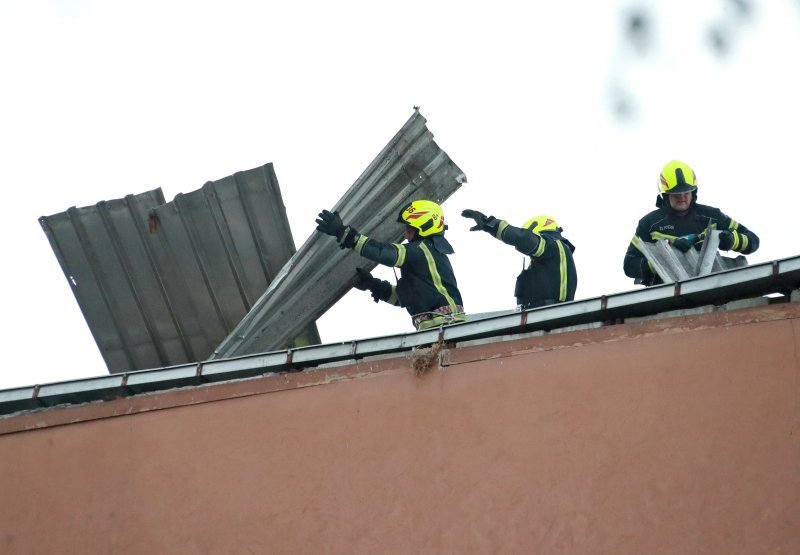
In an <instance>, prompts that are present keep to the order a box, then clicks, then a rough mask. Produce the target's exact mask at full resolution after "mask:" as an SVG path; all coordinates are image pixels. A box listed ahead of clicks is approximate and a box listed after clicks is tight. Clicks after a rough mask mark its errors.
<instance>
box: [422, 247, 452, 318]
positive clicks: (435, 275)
mask: <svg viewBox="0 0 800 555" xmlns="http://www.w3.org/2000/svg"><path fill="white" fill-rule="evenodd" d="M419 248H420V249H422V252H423V253H424V254H425V259H426V260H427V261H428V271H429V272H430V273H431V279H432V280H433V286H434V287H436V290H437V291H438V292H439V293H440V294H441V295H442V296H443V297H444V298H445V299H447V304H448V306H449V307H450V310H451V311H452V312H454V313H455V312H458V310H457V309H456V302H455V301H454V300H453V297H451V296H450V293H448V292H447V289H446V288H445V286H444V284H443V283H442V276H440V275H439V270H437V269H436V261H435V260H434V259H433V255H432V254H431V251H430V250H428V247H427V246H426V245H425V243H420V244H419Z"/></svg>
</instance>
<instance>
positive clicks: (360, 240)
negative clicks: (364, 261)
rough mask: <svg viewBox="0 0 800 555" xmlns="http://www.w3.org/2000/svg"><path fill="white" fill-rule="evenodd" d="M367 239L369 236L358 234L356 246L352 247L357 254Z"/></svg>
mask: <svg viewBox="0 0 800 555" xmlns="http://www.w3.org/2000/svg"><path fill="white" fill-rule="evenodd" d="M367 241H369V237H367V236H366V235H359V236H358V241H356V246H355V247H353V250H354V251H356V252H357V253H358V254H361V251H362V250H363V249H364V245H366V244H367Z"/></svg>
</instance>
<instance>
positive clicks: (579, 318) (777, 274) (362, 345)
mask: <svg viewBox="0 0 800 555" xmlns="http://www.w3.org/2000/svg"><path fill="white" fill-rule="evenodd" d="M678 285H681V286H682V287H681V289H680V294H679V295H676V294H675V293H676V291H677V290H678ZM798 287H800V256H798V257H792V258H788V259H782V260H777V261H774V262H765V263H762V264H755V265H752V266H746V267H743V268H737V269H733V270H727V271H724V272H720V273H715V274H710V275H707V276H703V277H698V278H694V279H690V280H687V281H685V282H682V283H680V284H673V285H661V286H657V287H650V288H647V289H641V290H635V291H628V292H624V293H617V294H614V295H608V296H603V297H597V298H592V299H586V300H579V301H572V302H569V303H563V304H560V305H550V306H547V307H542V308H538V309H533V310H529V311H524V312H520V313H513V314H504V315H499V316H495V317H490V318H484V319H478V320H475V321H467V322H463V323H459V324H453V325H451V326H445V327H442V328H434V329H430V330H425V331H419V332H411V333H407V334H398V335H392V336H387V337H378V338H368V339H359V340H354V341H352V342H347V343H337V344H332V345H315V346H310V347H304V348H301V349H295V350H289V351H277V352H267V353H261V354H258V355H251V356H244V357H239V358H229V359H219V360H214V361H209V362H204V363H201V364H199V365H198V364H193V365H186V366H180V367H172V368H160V369H152V370H142V371H139V372H133V373H130V374H128V375H126V376H115V377H108V376H106V377H104V378H90V379H83V380H75V381H73V382H64V383H60V384H54V385H53V386H50V385H45V386H41V387H39V386H35V387H27V388H16V389H12V390H8V391H0V414H9V413H13V412H15V411H19V410H29V409H31V408H36V407H39V406H41V405H46V406H52V405H53V404H57V403H61V402H87V401H92V400H98V399H99V400H102V399H103V398H106V396H107V395H108V394H110V393H111V392H114V393H115V394H119V395H131V394H135V393H138V392H145V391H159V390H166V389H170V388H173V387H181V386H187V385H197V384H201V383H205V382H207V381H221V380H225V379H236V378H239V377H243V376H253V375H258V374H268V373H272V372H282V371H288V370H313V369H315V368H316V367H317V366H321V365H324V364H329V363H331V362H334V361H340V360H348V359H352V360H355V359H360V358H364V357H368V356H377V355H384V354H387V353H397V352H403V351H411V350H413V349H414V348H416V347H423V346H428V345H431V344H434V343H437V342H439V341H440V340H441V341H444V342H445V343H453V344H455V345H459V344H460V343H463V342H468V341H475V340H480V339H482V338H489V337H495V338H498V339H497V340H500V339H499V338H503V337H516V336H517V335H518V334H520V333H531V332H533V333H536V332H541V331H550V330H555V329H562V328H566V327H569V326H576V325H585V324H591V323H592V322H611V321H618V320H621V319H625V318H630V317H635V316H643V315H647V314H650V315H655V314H660V313H664V312H666V311H675V310H681V309H687V308H688V309H694V308H697V307H703V306H704V305H709V304H711V305H720V304H721V303H725V302H731V301H738V300H740V299H746V298H749V297H761V296H764V295H766V294H769V293H775V292H780V293H784V294H790V296H787V297H784V298H787V299H792V300H795V301H796V300H797V298H798V297H797V295H796V294H795V293H796V290H797V289H798ZM734 306H741V303H737V304H735V305H734ZM673 314H675V313H673ZM126 379H127V384H126V383H125V380H126ZM114 380H118V382H115V381H114ZM115 384H117V385H115Z"/></svg>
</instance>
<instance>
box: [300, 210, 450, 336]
mask: <svg viewBox="0 0 800 555" xmlns="http://www.w3.org/2000/svg"><path fill="white" fill-rule="evenodd" d="M397 221H398V222H400V223H404V224H406V232H405V236H404V239H405V240H406V241H407V243H405V244H399V243H382V242H380V241H376V240H375V239H370V238H369V237H367V236H366V235H362V234H361V233H359V232H358V231H356V230H355V229H353V228H352V227H351V226H348V225H345V224H344V223H342V219H341V218H340V217H339V214H338V213H337V212H329V211H328V210H323V211H322V212H320V214H319V217H318V218H317V220H316V223H317V231H319V232H321V233H325V234H327V235H331V236H333V237H335V238H336V239H337V240H338V241H339V245H340V247H341V248H349V249H353V250H354V251H356V253H358V254H360V255H361V256H363V257H364V258H368V259H370V260H372V261H374V262H377V263H378V264H383V265H384V266H390V267H394V268H400V279H398V280H397V285H396V286H395V285H392V284H391V283H389V282H388V281H384V280H381V279H378V278H376V277H373V276H372V275H370V273H369V272H366V271H364V270H362V269H361V268H359V269H358V272H359V279H358V282H357V283H356V285H355V287H356V288H357V289H361V290H362V291H370V292H371V293H372V298H373V299H374V300H375V302H378V301H384V302H387V303H389V304H391V305H395V306H401V307H404V308H405V309H406V310H407V311H408V313H409V314H410V315H411V319H412V322H413V324H414V327H415V328H416V329H418V330H423V329H428V328H433V327H437V326H441V325H444V324H452V323H455V322H463V321H465V320H466V315H465V314H464V307H463V305H462V301H461V293H460V292H459V291H458V285H457V284H456V277H455V275H454V274H453V268H452V266H451V265H450V260H449V259H448V258H447V255H449V254H453V247H452V246H451V245H450V243H449V242H448V241H447V239H445V238H444V231H445V229H447V226H445V224H444V214H443V212H442V207H441V206H439V205H438V204H436V203H435V202H432V201H429V200H415V201H413V202H411V203H409V204H408V205H406V206H405V207H404V208H403V209H402V210H401V211H400V214H399V215H398V217H397Z"/></svg>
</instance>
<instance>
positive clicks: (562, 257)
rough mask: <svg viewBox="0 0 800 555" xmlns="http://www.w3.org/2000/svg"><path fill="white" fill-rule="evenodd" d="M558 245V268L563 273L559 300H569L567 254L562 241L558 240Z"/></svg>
mask: <svg viewBox="0 0 800 555" xmlns="http://www.w3.org/2000/svg"><path fill="white" fill-rule="evenodd" d="M556 244H557V245H558V258H559V263H558V270H559V272H560V274H561V286H560V288H559V290H558V300H559V301H560V302H562V303H563V302H564V301H566V300H567V255H566V253H565V252H564V245H562V244H561V241H556Z"/></svg>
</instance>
